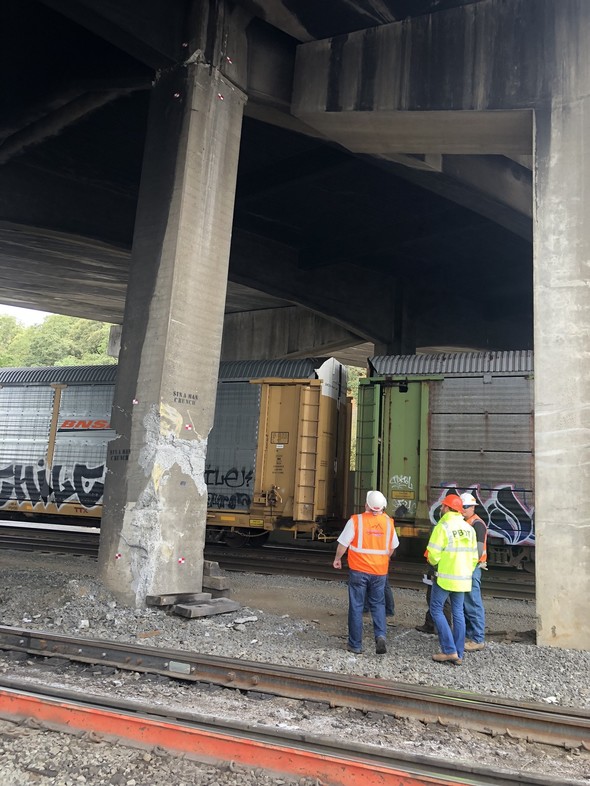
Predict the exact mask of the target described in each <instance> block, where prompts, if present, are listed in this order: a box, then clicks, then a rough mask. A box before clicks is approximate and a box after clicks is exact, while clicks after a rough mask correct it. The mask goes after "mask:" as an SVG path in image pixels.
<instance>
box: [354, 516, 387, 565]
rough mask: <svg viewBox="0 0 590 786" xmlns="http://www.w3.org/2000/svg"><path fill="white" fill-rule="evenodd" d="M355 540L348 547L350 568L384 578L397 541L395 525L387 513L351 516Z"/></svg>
mask: <svg viewBox="0 0 590 786" xmlns="http://www.w3.org/2000/svg"><path fill="white" fill-rule="evenodd" d="M351 519H352V521H353V523H354V538H353V539H352V541H351V543H350V545H349V547H348V567H349V568H350V570H358V571H361V572H362V573H372V574H374V575H376V576H384V575H385V574H386V573H387V571H388V569H389V555H390V553H391V552H392V550H393V546H394V541H395V524H394V521H393V519H392V518H390V517H389V516H388V515H387V513H378V514H377V515H374V514H373V513H358V514H355V515H354V516H351Z"/></svg>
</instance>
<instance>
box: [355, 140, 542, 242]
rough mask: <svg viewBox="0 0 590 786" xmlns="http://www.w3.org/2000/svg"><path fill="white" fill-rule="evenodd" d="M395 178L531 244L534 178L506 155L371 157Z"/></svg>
mask: <svg viewBox="0 0 590 786" xmlns="http://www.w3.org/2000/svg"><path fill="white" fill-rule="evenodd" d="M366 158H367V160H370V161H372V162H373V163H377V164H378V165H379V166H381V167H383V168H384V169H386V170H389V171H392V172H393V173H394V174H395V175H396V176H398V177H401V178H403V179H404V180H408V181H409V182H411V183H415V184H416V185H419V186H420V187H422V188H425V189H427V190H428V191H432V192H433V193H435V194H440V196H443V197H445V199H449V200H451V201H452V202H455V203H456V204H459V205H462V206H463V207H467V208H469V210H472V211H474V212H475V213H478V214H479V215H482V216H485V218H488V219H490V220H491V221H494V222H495V223H497V224H500V226H503V227H505V228H506V229H508V230H510V231H511V232H514V233H515V234H517V235H519V236H520V237H522V238H524V239H525V240H529V241H531V240H532V231H533V230H532V208H533V194H532V175H531V173H530V171H529V170H528V169H526V168H524V167H522V166H520V165H518V164H517V163H515V162H513V161H511V160H510V159H509V158H506V157H504V156H447V155H445V156H443V155H438V156H437V155H432V156H420V157H417V156H409V155H405V156H404V155H397V156H388V157H387V160H385V159H381V158H379V159H377V158H375V157H370V158H369V157H366Z"/></svg>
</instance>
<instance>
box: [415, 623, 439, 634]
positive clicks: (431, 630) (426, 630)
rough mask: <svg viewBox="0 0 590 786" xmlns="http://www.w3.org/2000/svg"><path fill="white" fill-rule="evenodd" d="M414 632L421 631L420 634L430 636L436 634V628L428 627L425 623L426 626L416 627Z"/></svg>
mask: <svg viewBox="0 0 590 786" xmlns="http://www.w3.org/2000/svg"><path fill="white" fill-rule="evenodd" d="M414 630H419V631H420V633H430V634H433V633H436V630H435V629H434V626H432V625H426V623H424V625H416V627H415V628H414Z"/></svg>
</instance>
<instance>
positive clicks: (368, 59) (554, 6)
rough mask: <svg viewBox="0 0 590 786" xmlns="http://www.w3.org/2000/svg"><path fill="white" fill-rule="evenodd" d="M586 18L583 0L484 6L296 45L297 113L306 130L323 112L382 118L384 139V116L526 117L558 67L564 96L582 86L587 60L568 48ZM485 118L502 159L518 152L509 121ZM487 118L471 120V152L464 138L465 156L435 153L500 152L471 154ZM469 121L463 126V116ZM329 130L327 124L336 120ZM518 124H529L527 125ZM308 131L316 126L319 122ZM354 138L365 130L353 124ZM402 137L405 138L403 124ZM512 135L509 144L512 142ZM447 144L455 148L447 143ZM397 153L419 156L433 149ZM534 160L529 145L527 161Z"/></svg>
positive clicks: (498, 0)
mask: <svg viewBox="0 0 590 786" xmlns="http://www.w3.org/2000/svg"><path fill="white" fill-rule="evenodd" d="M588 13H590V8H589V7H588V5H587V4H585V3H584V2H583V0H568V2H565V3H557V2H555V0H511V2H505V0H483V1H482V2H479V3H476V4H470V5H467V6H464V7H461V8H455V9H451V10H447V11H440V12H439V13H436V14H431V15H426V16H420V17H415V18H412V19H407V20H405V21H404V22H403V23H394V24H386V25H383V26H381V27H378V28H375V27H373V28H371V29H368V30H361V31H359V32H356V33H350V34H349V35H347V36H340V37H338V38H328V39H325V40H323V41H317V42H312V43H307V44H302V45H301V46H299V48H298V52H297V62H296V68H295V90H294V99H293V114H295V115H296V116H297V117H301V118H303V119H306V120H307V122H309V120H310V119H311V118H313V117H314V116H315V117H317V116H319V115H320V114H322V113H328V114H331V115H342V114H343V113H344V114H346V113H363V112H364V113H367V114H371V115H372V116H373V118H374V119H375V118H376V117H377V116H378V115H383V116H384V119H383V122H382V123H381V124H380V128H378V129H376V132H378V133H381V134H382V133H383V132H384V131H385V133H386V136H387V137H389V136H391V134H389V131H390V130H391V127H390V126H389V123H390V122H391V121H390V118H389V113H392V112H396V111H400V110H403V111H405V112H424V111H436V112H449V111H451V112H452V111H465V112H476V113H477V112H486V111H488V112H489V111H502V112H504V111H506V110H516V109H521V110H525V111H526V110H529V109H530V108H531V107H532V106H537V107H538V106H540V105H541V104H543V105H547V104H548V103H549V102H550V100H551V89H552V80H553V78H554V75H555V74H556V73H557V72H558V71H559V69H560V67H561V66H562V65H563V62H569V63H570V64H571V69H570V70H569V81H570V85H569V87H568V89H572V90H574V92H575V91H576V89H577V87H580V86H582V85H583V83H584V77H585V75H586V73H587V69H588V63H587V58H586V57H585V55H584V54H582V52H581V50H579V49H578V48H576V45H575V43H573V42H574V41H575V40H576V38H577V30H578V25H579V24H580V23H581V24H582V26H583V25H584V23H585V20H586V19H587V16H588ZM525 31H526V32H525ZM564 58H565V59H564ZM431 119H433V118H431ZM486 119H487V120H489V121H490V122H492V123H493V124H494V128H495V130H496V131H497V132H499V133H501V134H502V136H503V137H506V138H505V140H504V142H505V144H504V150H505V151H508V149H509V148H510V147H512V146H513V145H514V146H515V147H518V146H519V145H518V142H517V140H515V139H514V133H515V132H517V130H518V129H516V128H514V127H513V126H512V121H511V120H510V119H509V118H506V120H507V122H508V126H507V127H505V128H503V119H502V118H499V120H497V121H494V120H493V119H492V118H486ZM486 119H484V118H477V117H475V122H476V124H478V125H476V126H475V127H474V128H473V132H474V134H473V137H474V138H473V140H472V141H473V143H474V145H472V146H470V145H469V144H468V143H469V140H468V139H466V138H465V135H463V139H462V142H463V145H464V147H463V148H462V149H456V148H455V149H449V148H447V149H446V150H438V151H436V150H435V151H434V152H449V153H450V152H455V153H462V152H465V153H478V152H487V153H490V152H500V153H502V152H504V151H503V150H498V147H497V146H494V143H493V140H489V141H490V145H489V146H486V147H485V148H484V149H483V151H482V149H481V148H480V149H479V150H478V149H476V146H475V141H476V138H477V137H479V138H484V137H486V136H487V131H486V128H485V122H484V126H483V127H482V126H481V125H479V121H482V120H484V121H485V120H486ZM465 120H466V122H467V124H468V127H469V123H470V121H469V118H465ZM414 121H415V122H414V123H413V125H414V127H415V129H416V130H417V131H418V133H419V134H420V133H422V134H424V133H426V141H427V140H428V133H427V130H426V129H424V127H423V123H427V122H428V120H427V119H426V118H424V119H423V120H422V121H421V120H420V118H419V117H416V118H414ZM327 122H329V123H333V122H334V118H333V117H332V118H331V119H329V120H328V121H327ZM353 122H355V123H360V122H361V120H355V121H353ZM401 122H402V123H403V122H404V121H401ZM406 122H409V121H406ZM451 122H452V121H451ZM522 122H523V123H525V124H526V119H523V121H522ZM311 125H314V127H315V123H311ZM445 129H446V130H447V131H449V130H450V128H449V126H448V125H447V126H445V125H444V119H443V124H442V125H441V127H440V129H439V130H440V131H441V132H442V133H444V132H445ZM358 130H362V131H363V132H364V131H365V130H366V129H365V128H361V127H359V126H357V131H358ZM406 130H409V131H410V132H411V130H412V129H406ZM398 131H399V133H400V134H403V132H404V126H403V125H402V126H400V127H399V128H398ZM524 131H526V125H525V126H524ZM482 135H483V136H482ZM511 137H512V143H511V144H508V142H510V139H511ZM529 140H530V136H529ZM385 141H387V140H385ZM408 141H409V142H411V139H410V137H408ZM446 141H447V144H448V145H451V146H452V139H447V140H446ZM365 152H367V151H365ZM401 152H418V153H425V152H430V149H429V148H426V147H422V149H418V150H416V149H415V148H408V149H407V150H405V151H401ZM514 152H515V153H518V154H520V153H521V152H522V151H521V150H515V151H514ZM530 152H531V150H530V146H529V148H528V149H527V150H525V151H524V153H525V154H530Z"/></svg>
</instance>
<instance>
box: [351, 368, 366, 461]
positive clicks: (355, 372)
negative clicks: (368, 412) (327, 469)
mask: <svg viewBox="0 0 590 786" xmlns="http://www.w3.org/2000/svg"><path fill="white" fill-rule="evenodd" d="M346 370H347V377H348V391H347V392H348V395H349V396H350V397H351V398H352V413H353V414H352V424H351V432H350V469H351V470H352V471H354V470H355V469H356V412H357V406H358V398H359V379H364V378H365V377H366V376H367V369H366V368H359V367H358V366H347V367H346Z"/></svg>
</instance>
